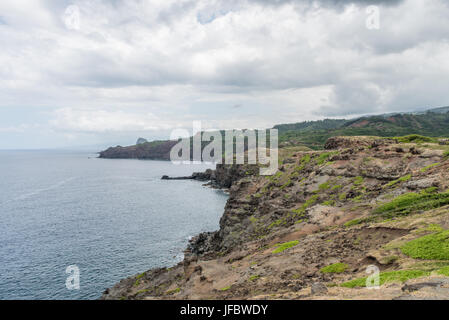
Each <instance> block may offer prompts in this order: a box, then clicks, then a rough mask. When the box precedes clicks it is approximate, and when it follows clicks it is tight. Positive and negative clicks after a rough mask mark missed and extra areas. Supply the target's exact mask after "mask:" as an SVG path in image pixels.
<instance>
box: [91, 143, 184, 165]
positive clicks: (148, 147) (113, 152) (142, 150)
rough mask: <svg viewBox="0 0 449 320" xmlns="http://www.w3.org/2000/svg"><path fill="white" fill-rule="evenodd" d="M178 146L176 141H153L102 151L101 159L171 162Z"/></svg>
mask: <svg viewBox="0 0 449 320" xmlns="http://www.w3.org/2000/svg"><path fill="white" fill-rule="evenodd" d="M176 144H177V142H176V141H153V142H144V143H140V144H137V145H135V146H129V147H121V146H117V147H111V148H109V149H107V150H104V151H101V152H100V155H99V157H100V158H104V159H148V160H170V150H171V149H172V147H173V146H175V145H176Z"/></svg>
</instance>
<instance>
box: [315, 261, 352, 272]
mask: <svg viewBox="0 0 449 320" xmlns="http://www.w3.org/2000/svg"><path fill="white" fill-rule="evenodd" d="M346 269H348V265H347V264H346V263H334V264H331V265H329V266H327V267H324V268H321V269H320V272H322V273H343V272H345V271H346Z"/></svg>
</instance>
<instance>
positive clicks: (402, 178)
mask: <svg viewBox="0 0 449 320" xmlns="http://www.w3.org/2000/svg"><path fill="white" fill-rule="evenodd" d="M411 178H412V175H411V174H408V175H406V176H403V177H401V178H399V179H396V180H393V181H390V182H389V183H387V185H386V187H391V186H394V185H395V184H397V183H400V182H406V181H408V180H410V179H411Z"/></svg>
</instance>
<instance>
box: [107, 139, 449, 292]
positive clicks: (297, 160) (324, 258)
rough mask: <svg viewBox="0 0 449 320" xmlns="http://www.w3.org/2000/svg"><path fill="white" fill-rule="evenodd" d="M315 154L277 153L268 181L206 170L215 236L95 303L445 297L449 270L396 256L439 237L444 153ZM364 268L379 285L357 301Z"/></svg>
mask: <svg viewBox="0 0 449 320" xmlns="http://www.w3.org/2000/svg"><path fill="white" fill-rule="evenodd" d="M326 147H327V149H326V150H324V151H300V152H296V153H293V154H288V156H286V157H284V158H283V159H281V163H282V164H281V166H280V168H279V171H278V173H276V174H275V175H274V176H269V177H266V176H259V175H258V174H257V171H251V170H249V169H250V168H248V167H245V166H242V165H230V166H217V168H216V170H214V171H211V172H209V177H213V178H214V179H215V181H214V182H213V184H215V185H220V186H229V198H228V200H227V202H226V206H225V210H224V213H223V215H222V217H221V219H220V228H219V230H217V231H214V232H205V233H201V234H199V235H197V236H195V237H193V238H192V239H191V240H190V241H189V244H188V247H187V249H186V250H185V254H184V260H183V261H182V262H180V263H179V264H177V265H175V266H172V267H169V268H158V269H152V270H149V271H147V272H144V273H142V274H138V275H134V276H131V277H128V278H126V279H123V280H122V281H120V282H119V283H117V284H116V285H115V286H113V287H112V288H109V289H107V290H106V291H105V292H104V293H103V295H102V297H101V299H105V300H108V299H112V300H117V299H132V300H134V299H151V300H154V299H180V300H185V299H187V300H204V299H217V300H223V299H312V300H314V299H338V300H345V299H369V300H371V299H375V300H377V299H413V298H414V297H416V295H420V297H421V298H422V297H427V298H429V297H438V298H448V297H449V291H448V290H446V289H445V290H446V291H448V292H446V291H444V290H440V288H442V286H444V285H445V283H446V282H448V281H449V279H447V278H444V274H445V273H444V272H445V271H444V270H445V269H444V267H445V266H446V265H447V267H449V262H447V264H444V262H443V263H441V264H431V263H432V259H430V261H429V262H428V264H425V265H424V264H423V263H422V262H421V261H422V260H420V258H419V257H413V256H409V255H407V251H402V250H403V249H402V247H401V246H402V245H403V244H407V243H410V241H412V242H411V243H413V241H419V240H420V237H422V236H423V234H424V235H426V234H427V235H429V234H430V235H431V234H432V232H442V231H444V230H447V229H449V222H448V221H449V210H447V209H448V206H449V193H448V192H447V191H445V190H448V189H449V170H448V169H449V159H448V157H446V156H445V154H446V153H448V151H447V147H446V146H445V145H443V144H439V143H438V142H436V143H433V144H431V143H429V144H426V145H422V144H419V143H415V142H412V141H409V140H408V139H402V141H401V142H398V141H397V140H395V139H383V138H377V137H334V138H331V139H329V140H328V141H327V143H326ZM203 174H204V173H203ZM202 177H204V178H205V176H202ZM188 178H192V177H188ZM407 197H414V200H413V201H412V202H411V203H410V202H405V200H403V198H404V199H405V198H407ZM432 199H437V201H433V200H432ZM420 201H421V202H422V201H431V202H429V203H427V202H424V203H423V204H422V205H421V204H420ZM396 203H400V206H403V208H402V207H399V208H400V210H399V209H397V208H398V204H396ZM420 208H422V209H420ZM401 210H407V211H406V212H407V214H402V211H401ZM437 226H438V229H435V228H437ZM431 228H433V229H435V231H431V230H433V229H431ZM426 230H429V231H426ZM404 250H405V249H404ZM435 250H436V252H439V250H443V251H444V246H438V247H436V248H435ZM438 254H440V253H438ZM441 254H446V253H443V252H441ZM427 259H429V258H428V257H427ZM367 268H377V269H378V270H379V272H380V275H381V279H385V277H387V279H388V280H383V282H381V289H382V291H381V292H382V296H379V295H378V292H380V291H377V290H360V286H363V285H364V284H365V282H364V281H365V280H364V277H366V272H365V271H366V270H367ZM410 269H412V270H411V271H410ZM390 282H392V283H390ZM426 283H434V285H431V286H430V287H429V285H426ZM411 287H413V288H414V287H418V288H425V290H424V289H423V290H424V291H423V290H421V289H418V290H413V291H409V289H407V288H411ZM429 290H430V291H429ZM443 291H444V292H443Z"/></svg>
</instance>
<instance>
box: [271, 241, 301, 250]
mask: <svg viewBox="0 0 449 320" xmlns="http://www.w3.org/2000/svg"><path fill="white" fill-rule="evenodd" d="M298 244H299V241H298V240H295V241H290V242H285V243H278V244H276V245H275V247H276V249H274V250H273V253H280V252H283V251H285V250H287V249H289V248H292V247H294V246H297V245H298Z"/></svg>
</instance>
